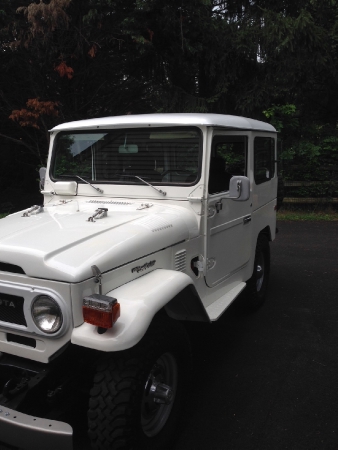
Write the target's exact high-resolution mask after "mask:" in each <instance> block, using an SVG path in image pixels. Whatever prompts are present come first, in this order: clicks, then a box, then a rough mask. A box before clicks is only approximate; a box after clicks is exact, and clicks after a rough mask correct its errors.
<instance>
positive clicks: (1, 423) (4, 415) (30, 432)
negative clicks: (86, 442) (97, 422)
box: [0, 405, 73, 450]
mask: <svg viewBox="0 0 338 450" xmlns="http://www.w3.org/2000/svg"><path fill="white" fill-rule="evenodd" d="M0 442H2V443H4V444H9V445H13V446H15V447H19V448H20V449H24V450H31V449H32V448H34V450H46V449H47V448H48V450H60V449H62V450H72V448H73V429H72V427H71V426H70V425H68V424H67V423H64V422H57V421H55V420H48V419H40V418H38V417H34V416H29V415H27V414H23V413H20V412H17V411H14V410H13V409H9V408H6V407H4V406H2V405H0Z"/></svg>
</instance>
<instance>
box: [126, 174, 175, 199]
mask: <svg viewBox="0 0 338 450" xmlns="http://www.w3.org/2000/svg"><path fill="white" fill-rule="evenodd" d="M119 176H120V177H128V178H130V177H134V178H137V179H138V180H140V181H142V183H144V184H146V185H147V186H150V187H152V188H153V189H155V191H157V192H159V193H160V194H162V195H163V196H164V197H165V196H166V195H167V193H166V192H165V191H162V189H159V188H157V187H156V186H153V185H152V184H150V183H148V181H146V180H144V179H143V178H141V177H138V176H137V175H119Z"/></svg>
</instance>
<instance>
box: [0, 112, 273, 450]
mask: <svg viewBox="0 0 338 450" xmlns="http://www.w3.org/2000/svg"><path fill="white" fill-rule="evenodd" d="M50 137H51V139H50V153H49V158H48V164H47V169H43V170H41V171H40V173H41V176H42V180H41V186H42V187H41V189H42V194H43V196H44V205H43V206H36V205H35V206H33V207H31V208H29V209H27V210H26V211H21V212H18V213H15V214H11V215H9V216H8V217H6V218H4V219H2V220H1V221H0V352H1V353H0V381H1V383H2V384H1V387H0V392H1V394H0V442H3V443H7V444H10V445H12V446H17V447H20V448H25V449H26V448H27V449H33V448H34V449H35V450H39V449H43V450H45V449H46V448H48V449H49V450H53V449H55V450H60V449H61V448H62V449H63V450H67V449H71V448H72V445H73V444H72V427H71V426H70V425H69V424H67V423H64V422H60V421H57V420H52V419H53V417H54V418H55V417H56V416H55V415H54V416H53V415H52V414H51V411H53V408H56V409H57V407H59V408H61V409H62V405H64V404H66V403H67V398H68V395H71V393H72V392H73V390H74V389H75V388H79V389H85V387H86V386H87V385H88V384H89V383H90V384H91V387H90V388H88V391H89V390H90V393H89V406H88V426H89V436H90V439H91V443H92V447H93V448H94V449H103V448H104V449H107V448H112V449H115V448H116V449H117V448H119V449H137V448H147V449H153V448H159V449H163V448H166V447H167V446H168V445H169V442H170V439H171V437H172V436H173V435H174V434H175V433H174V432H173V430H174V429H175V426H176V424H177V421H178V417H179V415H178V413H179V411H180V409H181V408H180V405H182V395H183V393H184V392H185V383H186V382H187V376H188V373H189V371H188V368H189V355H190V347H189V341H188V338H187V333H186V330H185V328H184V326H183V323H184V321H187V320H190V321H202V322H212V321H215V320H217V319H218V318H219V317H220V316H221V315H222V313H223V312H224V311H225V310H226V308H227V307H228V306H229V305H230V304H231V303H232V301H233V300H234V299H235V298H236V297H237V296H238V295H239V294H240V293H241V292H242V291H243V290H244V288H246V291H247V292H246V298H247V302H248V305H249V306H250V307H252V308H257V307H258V306H259V305H260V304H261V303H262V302H263V301H264V297H265V295H266V289H267V283H268V277H269V264H270V253H269V241H272V240H273V239H274V238H275V232H276V204H277V199H276V197H277V173H276V130H275V129H274V128H273V127H272V126H271V125H269V124H266V123H263V122H260V121H256V120H252V119H247V118H243V117H235V116H227V115H217V114H151V115H135V116H133V115H126V116H121V117H107V118H102V119H92V120H83V121H78V122H71V123H66V124H62V125H58V126H56V127H55V128H53V129H52V130H51V132H50ZM41 417H43V418H41Z"/></svg>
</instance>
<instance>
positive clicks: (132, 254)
mask: <svg viewBox="0 0 338 450" xmlns="http://www.w3.org/2000/svg"><path fill="white" fill-rule="evenodd" d="M95 203H96V204H93V202H91V201H83V202H81V203H80V202H78V201H77V200H71V201H69V202H68V203H65V204H61V202H57V203H56V204H55V205H51V206H48V205H47V207H45V208H44V210H43V211H42V212H41V213H39V214H36V215H31V216H29V217H22V212H21V213H16V214H13V215H11V216H8V217H6V218H5V219H2V220H1V227H0V262H2V263H8V264H14V265H16V266H19V267H21V268H22V269H23V271H24V272H25V274H26V275H28V276H30V277H36V278H45V279H52V280H59V281H65V282H75V283H76V282H79V281H82V280H84V279H87V278H90V277H91V276H93V274H92V271H91V266H92V265H94V264H95V265H97V266H98V267H99V268H100V270H101V272H105V271H108V270H111V269H113V268H116V267H119V266H121V265H123V264H126V263H128V262H131V261H134V260H137V259H139V258H141V257H143V256H146V255H149V254H151V253H154V252H156V251H159V250H161V249H164V248H166V247H168V246H171V245H173V244H176V243H178V242H180V241H183V240H187V239H189V237H192V236H191V232H192V230H193V232H196V231H197V222H196V219H195V217H194V214H192V213H190V212H189V211H188V210H187V209H186V208H180V207H172V206H170V207H167V206H166V205H165V204H164V205H163V206H162V205H161V204H154V205H150V207H146V206H145V205H143V204H142V203H141V202H133V201H130V202H129V201H128V202H126V201H120V202H119V201H116V202H114V201H107V202H104V201H102V203H98V202H95ZM98 207H105V208H108V213H107V217H104V218H102V219H97V220H96V219H94V220H95V222H90V221H88V218H89V217H90V216H92V215H93V214H94V213H95V210H96V209H97V208H98ZM140 207H141V208H143V209H138V208H140ZM188 222H189V223H188ZM189 230H190V235H189Z"/></svg>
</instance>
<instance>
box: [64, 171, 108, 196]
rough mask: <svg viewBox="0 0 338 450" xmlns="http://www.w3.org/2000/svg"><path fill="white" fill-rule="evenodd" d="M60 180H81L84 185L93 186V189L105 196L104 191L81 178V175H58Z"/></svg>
mask: <svg viewBox="0 0 338 450" xmlns="http://www.w3.org/2000/svg"><path fill="white" fill-rule="evenodd" d="M58 176H59V177H60V178H79V179H80V180H81V181H83V182H84V183H87V184H89V186H91V187H92V188H94V189H95V190H96V191H97V192H100V194H103V190H102V189H100V188H98V187H96V186H93V185H92V184H91V183H89V181H87V180H84V179H83V178H81V177H80V176H79V175H58Z"/></svg>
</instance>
